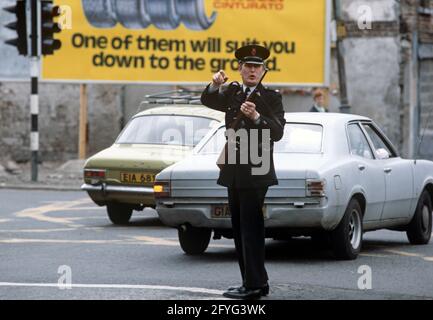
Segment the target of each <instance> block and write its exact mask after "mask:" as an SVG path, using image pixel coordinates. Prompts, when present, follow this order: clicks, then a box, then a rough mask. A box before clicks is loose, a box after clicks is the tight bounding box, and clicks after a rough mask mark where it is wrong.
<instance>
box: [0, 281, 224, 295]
mask: <svg viewBox="0 0 433 320" xmlns="http://www.w3.org/2000/svg"><path fill="white" fill-rule="evenodd" d="M0 287H44V288H59V284H58V283H20V282H0ZM71 287H72V288H86V289H92V288H95V289H147V290H169V291H187V292H192V293H205V294H215V295H222V294H223V292H224V291H221V290H214V289H206V288H196V287H174V286H162V285H130V284H74V283H73V284H71Z"/></svg>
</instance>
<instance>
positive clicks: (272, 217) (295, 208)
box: [156, 199, 344, 230]
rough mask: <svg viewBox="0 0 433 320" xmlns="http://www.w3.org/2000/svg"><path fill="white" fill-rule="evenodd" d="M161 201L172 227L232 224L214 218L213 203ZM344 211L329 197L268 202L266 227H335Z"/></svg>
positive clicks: (160, 209)
mask: <svg viewBox="0 0 433 320" xmlns="http://www.w3.org/2000/svg"><path fill="white" fill-rule="evenodd" d="M168 203H169V205H167V204H164V201H162V202H161V201H158V203H157V206H156V210H157V212H158V215H159V217H160V219H161V221H162V222H163V223H164V224H166V225H168V226H172V227H177V226H179V225H182V224H185V223H189V224H191V225H192V226H195V227H203V228H217V229H227V228H231V219H230V218H213V217H212V216H211V211H212V205H211V204H200V203H196V204H193V203H191V204H188V203H176V202H173V203H170V202H168ZM343 214H344V208H343V207H339V206H335V205H330V204H329V203H327V201H326V200H325V199H322V200H319V201H318V203H316V204H309V205H304V206H301V205H300V204H299V202H296V201H293V202H287V203H266V202H265V212H264V219H265V220H264V221H265V228H280V227H281V228H322V229H325V230H332V229H334V228H335V227H336V226H337V225H338V223H339V222H340V220H341V218H342V216H343Z"/></svg>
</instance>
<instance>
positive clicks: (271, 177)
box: [201, 82, 286, 188]
mask: <svg viewBox="0 0 433 320" xmlns="http://www.w3.org/2000/svg"><path fill="white" fill-rule="evenodd" d="M209 86H210V85H208V86H207V87H206V89H205V90H204V91H203V93H202V95H201V102H202V103H203V105H205V106H207V107H209V108H212V109H215V110H218V111H222V112H225V123H226V129H228V128H230V124H231V123H232V122H233V121H235V120H236V116H237V114H238V112H239V111H240V107H241V105H242V103H243V102H244V101H245V97H246V95H245V93H244V92H243V90H242V87H241V86H240V85H239V84H238V83H237V82H232V83H231V84H230V85H229V86H228V88H227V89H226V90H221V91H220V90H216V91H215V92H209ZM257 89H258V90H257V91H258V93H257V95H254V96H253V98H252V100H251V101H252V102H254V103H255V105H256V111H257V112H258V113H260V122H259V123H258V124H255V123H254V121H253V120H250V119H248V118H247V117H243V118H242V119H243V120H242V124H243V126H242V127H243V128H245V129H246V130H247V132H248V141H250V130H251V129H258V133H259V135H258V136H259V139H258V142H259V143H258V145H257V146H256V148H258V149H259V150H256V151H255V152H258V155H259V156H260V157H261V156H262V150H261V149H262V143H261V142H262V135H261V133H262V129H269V130H270V139H271V141H270V147H271V148H270V165H269V171H267V173H266V174H263V175H252V174H251V168H252V167H260V166H261V165H262V164H260V163H259V164H258V165H255V164H252V163H251V159H250V157H249V156H248V164H240V163H239V159H238V161H237V162H236V164H225V165H224V167H223V168H222V170H221V171H220V175H219V178H218V181H217V183H218V184H219V185H222V186H225V187H234V186H236V187H237V188H260V187H269V186H271V185H276V184H278V180H277V176H276V174H275V168H274V160H273V146H274V141H278V140H280V139H281V138H282V137H283V134H284V125H285V123H286V121H285V119H284V108H283V103H282V98H281V94H280V93H279V92H277V91H275V90H270V89H267V88H265V87H263V86H262V85H261V84H259V85H258V87H257ZM249 146H250V147H251V143H249ZM256 154H257V153H256Z"/></svg>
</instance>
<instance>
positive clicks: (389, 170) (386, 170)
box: [383, 168, 392, 173]
mask: <svg viewBox="0 0 433 320" xmlns="http://www.w3.org/2000/svg"><path fill="white" fill-rule="evenodd" d="M383 171H384V172H385V173H390V172H391V171H392V169H391V168H385V169H383Z"/></svg>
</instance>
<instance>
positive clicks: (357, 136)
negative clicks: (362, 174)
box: [347, 123, 373, 159]
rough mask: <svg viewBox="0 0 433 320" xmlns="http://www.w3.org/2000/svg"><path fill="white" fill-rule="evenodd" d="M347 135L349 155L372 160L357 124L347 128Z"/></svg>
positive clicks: (364, 138) (365, 139)
mask: <svg viewBox="0 0 433 320" xmlns="http://www.w3.org/2000/svg"><path fill="white" fill-rule="evenodd" d="M347 130H348V134H349V146H350V153H351V154H353V155H357V156H360V157H363V158H367V159H373V154H372V153H371V149H370V146H369V145H368V141H367V138H366V137H365V136H364V133H363V132H362V130H361V128H360V127H359V125H357V124H355V123H354V124H349V125H348V126H347Z"/></svg>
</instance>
